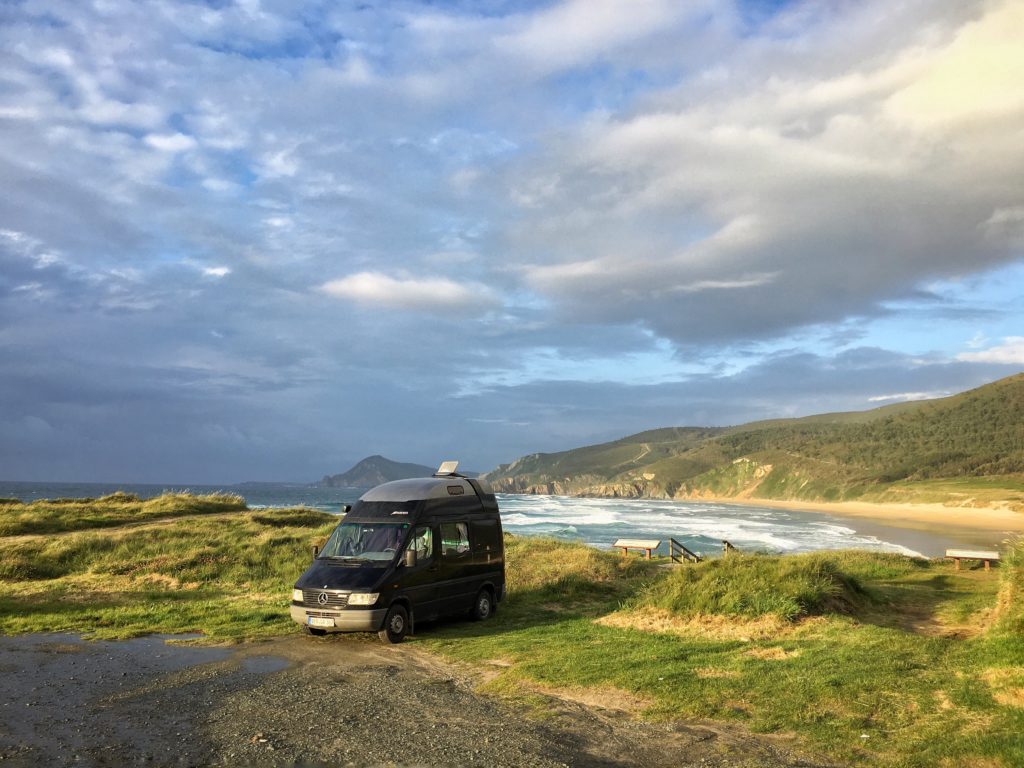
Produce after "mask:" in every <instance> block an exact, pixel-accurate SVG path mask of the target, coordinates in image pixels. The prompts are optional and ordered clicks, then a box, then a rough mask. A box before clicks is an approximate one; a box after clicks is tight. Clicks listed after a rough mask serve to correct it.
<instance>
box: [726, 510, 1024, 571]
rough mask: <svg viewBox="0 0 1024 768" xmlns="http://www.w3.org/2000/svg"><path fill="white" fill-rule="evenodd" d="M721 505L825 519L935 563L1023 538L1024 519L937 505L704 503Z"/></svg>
mask: <svg viewBox="0 0 1024 768" xmlns="http://www.w3.org/2000/svg"><path fill="white" fill-rule="evenodd" d="M712 500H713V501H716V502H717V503H721V504H736V505H739V506H756V507H772V508H778V509H792V510H798V511H801V512H815V513H819V514H822V515H827V516H828V517H829V518H830V519H831V520H832V521H833V522H836V523H839V524H842V525H846V526H848V527H850V528H852V529H854V530H855V531H856V532H857V533H862V534H866V535H869V536H874V537H876V538H878V539H881V540H882V541H888V542H890V543H892V544H899V545H900V546H903V547H906V548H908V549H911V550H913V551H915V552H919V553H920V554H922V555H925V556H927V557H941V556H942V555H944V554H945V551H946V549H947V548H952V547H984V548H986V549H1002V548H1003V547H1004V546H1005V542H1006V541H1007V540H1008V539H1011V538H1013V537H1016V536H1021V535H1024V514H1021V513H1019V512H1014V511H1012V510H1009V509H1003V508H995V507H980V508H976V507H947V506H944V505H942V504H872V503H868V502H838V503H829V502H805V501H777V500H774V499H734V498H721V499H708V501H712Z"/></svg>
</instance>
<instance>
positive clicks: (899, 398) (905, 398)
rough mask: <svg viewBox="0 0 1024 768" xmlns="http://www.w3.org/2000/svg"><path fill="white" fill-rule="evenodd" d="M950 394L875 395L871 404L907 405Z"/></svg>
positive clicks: (904, 393) (906, 393) (899, 393)
mask: <svg viewBox="0 0 1024 768" xmlns="http://www.w3.org/2000/svg"><path fill="white" fill-rule="evenodd" d="M948 394H949V392H898V393H896V394H893V395H875V396H874V397H869V398H868V402H869V403H886V402H893V403H897V402H898V403H906V402H911V401H914V400H932V399H933V398H936V397H945V396H946V395H948Z"/></svg>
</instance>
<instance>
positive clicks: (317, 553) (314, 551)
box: [313, 544, 320, 560]
mask: <svg viewBox="0 0 1024 768" xmlns="http://www.w3.org/2000/svg"><path fill="white" fill-rule="evenodd" d="M319 554H320V547H318V546H317V545H316V544H314V545H313V559H314V560H316V556H317V555H319Z"/></svg>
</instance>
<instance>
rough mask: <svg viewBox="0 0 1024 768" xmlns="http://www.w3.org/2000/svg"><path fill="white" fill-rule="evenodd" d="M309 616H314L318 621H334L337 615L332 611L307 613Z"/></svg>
mask: <svg viewBox="0 0 1024 768" xmlns="http://www.w3.org/2000/svg"><path fill="white" fill-rule="evenodd" d="M306 615H307V616H313V617H315V618H318V619H333V618H334V616H335V614H333V613H331V612H330V611H306Z"/></svg>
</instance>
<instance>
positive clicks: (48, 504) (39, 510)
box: [0, 491, 246, 536]
mask: <svg viewBox="0 0 1024 768" xmlns="http://www.w3.org/2000/svg"><path fill="white" fill-rule="evenodd" d="M245 508H246V505H245V499H243V498H242V497H241V496H237V495H235V494H229V493H214V494H207V495H202V496H195V495H192V494H190V493H165V494H163V495H161V496H157V497H155V498H152V499H146V500H145V501H142V500H140V499H139V497H138V496H136V495H135V494H132V493H124V492H123V491H118V492H117V493H112V494H109V495H107V496H103V497H101V498H98V499H87V498H86V499H40V500H39V501H33V502H31V503H28V504H25V503H23V502H21V501H20V500H18V499H0V536H15V535H19V534H41V533H60V532H64V531H82V530H87V529H89V528H109V527H112V526H119V525H124V524H126V523H142V522H146V521H150V520H156V519H159V518H172V517H184V516H191V515H209V514H217V513H224V512H236V511H238V510H242V509H245Z"/></svg>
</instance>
